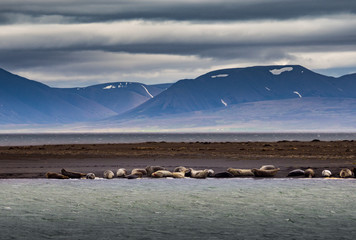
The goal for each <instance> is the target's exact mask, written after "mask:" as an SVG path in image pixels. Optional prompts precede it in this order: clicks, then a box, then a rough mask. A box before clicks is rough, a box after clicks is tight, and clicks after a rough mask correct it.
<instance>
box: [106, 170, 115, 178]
mask: <svg viewBox="0 0 356 240" xmlns="http://www.w3.org/2000/svg"><path fill="white" fill-rule="evenodd" d="M113 177H114V173H113V171H111V170H106V171H105V172H104V178H106V179H112V178H113Z"/></svg>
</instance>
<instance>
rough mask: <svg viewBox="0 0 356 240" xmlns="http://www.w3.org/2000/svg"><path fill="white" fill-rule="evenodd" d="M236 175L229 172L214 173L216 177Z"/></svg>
mask: <svg viewBox="0 0 356 240" xmlns="http://www.w3.org/2000/svg"><path fill="white" fill-rule="evenodd" d="M233 177H234V175H233V174H231V173H229V172H220V173H216V174H215V175H214V178H233Z"/></svg>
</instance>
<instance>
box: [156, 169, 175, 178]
mask: <svg viewBox="0 0 356 240" xmlns="http://www.w3.org/2000/svg"><path fill="white" fill-rule="evenodd" d="M151 177H153V178H163V177H173V173H171V172H170V171H167V170H158V171H156V172H154V173H152V174H151Z"/></svg>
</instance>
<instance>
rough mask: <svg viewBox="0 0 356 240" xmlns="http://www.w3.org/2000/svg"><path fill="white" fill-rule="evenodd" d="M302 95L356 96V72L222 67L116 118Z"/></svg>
mask: <svg viewBox="0 0 356 240" xmlns="http://www.w3.org/2000/svg"><path fill="white" fill-rule="evenodd" d="M305 97H314V98H320V97H324V98H356V78H355V75H350V76H344V77H342V78H334V77H328V76H324V75H321V74H318V73H315V72H313V71H310V70H308V69H306V68H304V67H302V66H299V65H287V66H258V67H248V68H234V69H222V70H217V71H212V72H209V73H207V74H204V75H202V76H199V77H197V78H196V79H186V80H181V81H178V82H177V83H175V84H173V85H172V86H171V87H170V88H169V89H167V90H166V91H164V92H162V93H161V94H159V95H158V96H157V97H155V98H154V99H151V100H149V101H147V102H145V103H144V104H142V105H140V106H138V107H137V108H135V109H133V110H131V111H129V112H127V113H125V114H123V115H121V116H118V117H115V119H120V118H126V117H128V118H131V117H145V116H146V117H149V116H157V115H166V114H176V113H186V112H191V111H202V110H209V109H215V108H226V107H228V106H230V105H234V104H240V103H247V102H257V101H268V100H282V99H293V98H305Z"/></svg>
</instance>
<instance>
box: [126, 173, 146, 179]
mask: <svg viewBox="0 0 356 240" xmlns="http://www.w3.org/2000/svg"><path fill="white" fill-rule="evenodd" d="M126 178H127V179H136V178H142V173H140V172H137V173H136V174H130V175H127V176H126Z"/></svg>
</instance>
